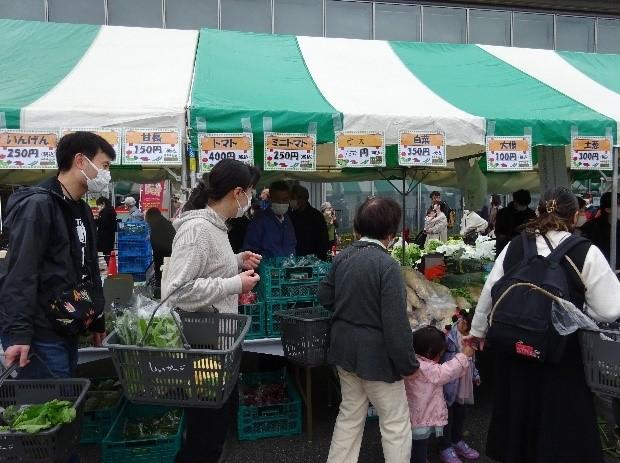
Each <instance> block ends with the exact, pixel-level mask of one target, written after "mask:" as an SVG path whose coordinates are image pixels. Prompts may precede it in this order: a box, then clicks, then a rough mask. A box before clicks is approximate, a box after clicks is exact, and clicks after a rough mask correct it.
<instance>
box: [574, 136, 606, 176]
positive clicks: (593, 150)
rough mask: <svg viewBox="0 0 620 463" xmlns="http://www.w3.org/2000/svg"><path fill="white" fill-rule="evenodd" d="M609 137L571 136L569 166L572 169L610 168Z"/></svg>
mask: <svg viewBox="0 0 620 463" xmlns="http://www.w3.org/2000/svg"><path fill="white" fill-rule="evenodd" d="M612 150H613V141H612V139H611V137H582V136H574V137H571V150H570V168H571V169H573V170H612V169H613V164H612V159H613V157H612Z"/></svg>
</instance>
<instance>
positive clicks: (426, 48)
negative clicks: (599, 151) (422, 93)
mask: <svg viewBox="0 0 620 463" xmlns="http://www.w3.org/2000/svg"><path fill="white" fill-rule="evenodd" d="M391 45H392V48H393V50H394V51H395V52H396V54H397V55H398V56H399V57H400V59H401V61H402V62H403V63H404V64H405V65H406V66H407V68H408V69H409V70H410V71H411V72H412V73H413V74H414V75H415V76H416V77H418V78H419V79H420V80H421V81H422V82H423V83H424V84H425V85H427V86H428V87H429V88H430V89H431V90H432V91H433V92H435V93H436V94H438V95H439V96H441V97H442V98H443V99H445V100H447V101H449V102H450V103H452V104H453V105H455V106H456V107H458V108H460V109H462V110H464V111H467V112H468V113H471V114H475V115H478V116H482V117H485V118H486V119H487V121H495V134H496V135H519V134H522V133H523V131H524V129H525V128H526V127H531V128H532V135H533V143H534V144H535V145H567V144H569V143H570V137H571V127H572V126H577V127H578V129H579V132H580V133H583V134H593V135H594V134H596V135H599V134H602V133H605V129H606V127H614V128H615V127H616V123H615V121H613V120H611V119H609V118H607V117H605V116H604V115H602V114H600V113H598V112H596V111H593V110H591V109H589V108H588V107H586V106H584V105H582V104H580V103H577V102H576V101H574V100H573V99H571V98H568V97H567V96H565V95H564V94H562V93H560V92H558V91H556V90H554V89H552V88H551V87H549V86H547V85H545V84H544V83H542V82H540V81H539V80H537V79H535V78H533V77H531V76H529V75H528V74H526V73H524V72H522V71H520V70H518V69H516V68H514V67H513V66H511V65H509V64H507V63H505V62H503V61H501V60H499V59H497V58H496V57H494V56H492V55H491V54H490V53H487V52H486V51H484V50H482V49H481V48H480V47H478V46H476V45H446V44H427V43H405V42H393V43H391Z"/></svg>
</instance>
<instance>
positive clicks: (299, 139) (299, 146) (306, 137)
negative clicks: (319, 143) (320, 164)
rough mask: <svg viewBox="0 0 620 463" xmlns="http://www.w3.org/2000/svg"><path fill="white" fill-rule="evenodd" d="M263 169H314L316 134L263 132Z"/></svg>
mask: <svg viewBox="0 0 620 463" xmlns="http://www.w3.org/2000/svg"><path fill="white" fill-rule="evenodd" d="M265 170H292V171H315V170H316V135H314V134H307V133H274V132H265Z"/></svg>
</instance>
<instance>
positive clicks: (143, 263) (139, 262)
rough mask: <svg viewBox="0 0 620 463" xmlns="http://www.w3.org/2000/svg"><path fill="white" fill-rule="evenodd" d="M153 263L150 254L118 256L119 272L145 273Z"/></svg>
mask: <svg viewBox="0 0 620 463" xmlns="http://www.w3.org/2000/svg"><path fill="white" fill-rule="evenodd" d="M152 263H153V257H152V256H140V257H122V256H120V257H119V258H118V272H119V273H146V270H147V269H148V268H149V267H150V266H151V264H152Z"/></svg>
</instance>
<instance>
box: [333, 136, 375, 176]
mask: <svg viewBox="0 0 620 463" xmlns="http://www.w3.org/2000/svg"><path fill="white" fill-rule="evenodd" d="M335 148H336V166H338V167H340V168H344V167H355V168H359V167H385V134H384V133H383V132H382V131H379V130H378V131H358V132H336V143H335Z"/></svg>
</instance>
